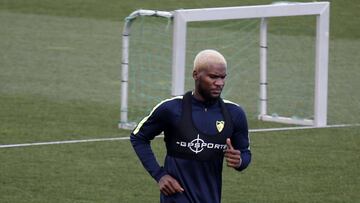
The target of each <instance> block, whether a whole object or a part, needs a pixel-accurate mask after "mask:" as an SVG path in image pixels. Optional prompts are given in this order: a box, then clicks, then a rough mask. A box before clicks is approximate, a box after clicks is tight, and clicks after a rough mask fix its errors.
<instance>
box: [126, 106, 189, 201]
mask: <svg viewBox="0 0 360 203" xmlns="http://www.w3.org/2000/svg"><path fill="white" fill-rule="evenodd" d="M166 117H167V116H166V110H165V109H164V106H161V105H160V106H159V105H158V106H156V107H155V108H154V109H153V111H152V112H151V113H150V115H149V116H147V117H145V118H144V119H143V120H142V121H141V122H140V123H139V124H138V125H137V126H136V128H135V129H134V131H133V132H132V133H131V136H130V141H131V144H132V146H133V148H134V150H135V152H136V154H137V156H138V157H139V159H140V161H141V163H142V165H143V166H144V168H145V169H146V170H147V171H148V173H149V174H150V175H151V176H152V177H153V178H154V179H155V180H156V182H158V185H159V188H160V191H161V192H162V193H164V194H165V195H171V194H174V193H177V192H183V191H184V189H183V188H182V187H181V186H180V184H179V183H178V181H177V180H176V179H174V178H173V177H171V176H170V175H168V174H167V172H166V171H165V170H164V168H163V167H161V166H160V165H159V163H158V162H157V160H156V158H155V155H154V153H153V151H152V149H151V145H150V141H151V140H152V139H154V137H155V136H156V135H159V134H160V133H161V132H162V131H163V130H164V126H165V125H166V121H167V119H166Z"/></svg>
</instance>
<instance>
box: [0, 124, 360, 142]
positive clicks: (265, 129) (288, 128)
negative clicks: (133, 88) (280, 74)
mask: <svg viewBox="0 0 360 203" xmlns="http://www.w3.org/2000/svg"><path fill="white" fill-rule="evenodd" d="M353 126H360V123H359V124H339V125H328V126H325V127H312V126H296V127H285V128H264V129H250V130H249V132H252V133H257V132H275V131H287V130H305V129H321V128H343V127H353ZM161 137H164V135H163V134H162V135H159V136H156V138H161ZM129 139H130V137H113V138H97V139H84V140H64V141H52V142H34V143H23V144H5V145H0V148H15V147H30V146H41V145H57V144H75V143H85V142H103V141H116V140H129Z"/></svg>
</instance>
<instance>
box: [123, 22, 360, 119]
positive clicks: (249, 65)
mask: <svg viewBox="0 0 360 203" xmlns="http://www.w3.org/2000/svg"><path fill="white" fill-rule="evenodd" d="M259 27H260V19H245V20H231V21H215V22H196V23H188V26H187V40H186V69H185V71H186V73H185V74H186V75H185V90H186V91H187V90H192V89H193V86H194V82H193V79H192V68H193V60H194V57H195V55H196V54H197V53H198V52H199V51H201V50H203V49H208V48H211V49H216V50H218V51H219V52H221V53H222V54H223V55H224V56H225V58H226V60H227V62H228V77H227V80H226V85H225V88H224V90H223V94H222V97H223V98H225V99H228V100H231V101H233V102H236V103H238V104H240V105H241V106H242V107H243V108H244V109H245V110H246V112H247V115H248V119H249V121H250V122H253V123H255V126H256V123H258V121H257V115H258V113H259V109H258V108H259V77H260V76H259V75H260V73H259V66H260V64H259V57H260V54H259V38H260V37H259ZM131 33H132V35H131V39H130V42H131V44H130V66H129V71H130V72H129V77H130V79H129V85H130V89H129V91H130V92H129V120H130V121H136V122H138V121H139V120H141V118H142V117H144V116H145V115H146V114H147V113H149V112H150V111H151V108H152V107H154V106H155V105H156V104H157V103H159V102H160V101H162V100H163V99H165V98H169V97H171V61H172V53H171V52H172V24H171V23H170V22H169V21H168V20H167V19H163V18H150V17H141V18H139V19H137V20H136V21H135V22H134V23H133V25H132V32H131ZM267 36H268V40H267V41H268V63H267V65H268V69H267V80H268V88H267V89H268V109H267V114H268V115H273V116H285V117H292V118H295V119H313V116H314V115H313V113H314V85H315V49H316V48H315V45H316V39H315V37H316V17H315V16H297V17H279V18H269V19H268V35H267ZM344 43H345V44H346V42H342V41H340V40H338V41H336V42H335V41H332V42H331V43H330V49H331V50H330V67H329V101H328V106H329V107H328V123H329V124H338V123H357V122H358V120H359V119H358V116H357V115H354V114H352V113H351V112H352V111H353V109H357V110H360V109H359V108H360V107H359V106H360V105H358V102H356V100H352V102H349V101H350V100H351V98H355V97H358V96H360V95H359V93H358V92H357V91H352V94H348V92H351V90H353V89H352V88H349V87H351V86H354V85H357V83H358V82H357V80H356V74H358V72H356V73H354V72H351V71H350V72H346V71H343V67H344V66H345V65H346V67H348V68H350V69H351V70H352V69H354V68H356V67H355V66H354V64H350V63H349V62H350V61H351V60H347V61H344V60H343V58H348V57H347V56H344V57H343V55H344V53H345V51H344V53H343V52H341V50H342V49H341V48H342V46H343V45H344ZM335 46H336V47H335ZM349 46H350V45H349V44H348V45H346V46H345V45H344V47H349ZM354 46H355V45H354ZM354 46H350V47H354ZM344 63H346V64H344ZM348 73H351V74H348ZM345 75H346V78H347V79H346V80H344V77H345ZM343 76H344V77H343ZM345 81H346V82H345ZM345 86H346V87H347V91H344V90H345V89H346V88H345ZM344 88H345V89H344ZM339 95H342V96H341V97H340V96H339ZM345 98H349V100H347V99H345ZM340 106H341V108H339V107H340ZM334 107H336V108H334ZM261 125H263V124H261ZM265 125H266V124H265ZM253 126H254V124H253Z"/></svg>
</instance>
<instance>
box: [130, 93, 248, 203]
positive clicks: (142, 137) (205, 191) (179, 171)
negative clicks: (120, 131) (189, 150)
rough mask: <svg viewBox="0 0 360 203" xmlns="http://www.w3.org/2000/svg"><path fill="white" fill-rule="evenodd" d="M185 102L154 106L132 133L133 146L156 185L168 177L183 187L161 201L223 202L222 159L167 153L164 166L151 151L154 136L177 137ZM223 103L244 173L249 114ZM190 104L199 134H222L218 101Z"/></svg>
mask: <svg viewBox="0 0 360 203" xmlns="http://www.w3.org/2000/svg"><path fill="white" fill-rule="evenodd" d="M182 99H183V97H182V96H179V97H174V98H172V99H168V100H164V101H162V102H160V103H159V104H158V105H157V106H155V107H154V108H153V110H152V111H151V112H150V114H149V115H148V116H147V117H145V118H144V119H142V121H141V122H140V123H139V124H138V125H137V127H136V128H135V129H134V131H133V132H132V133H131V143H132V145H133V148H134V150H135V152H136V154H137V155H138V157H139V159H140V160H141V162H142V164H143V166H144V167H145V169H146V170H147V171H148V172H149V174H150V175H151V176H152V177H153V178H154V179H155V180H156V181H157V182H158V181H159V180H160V178H161V177H163V176H164V175H166V174H169V175H171V176H172V177H174V178H175V179H177V180H178V181H179V183H180V185H181V186H182V187H183V188H184V190H185V191H184V192H183V193H177V194H174V195H171V196H165V195H163V194H161V197H160V199H161V202H181V203H186V202H194V203H195V202H198V203H200V202H207V203H212V202H214V203H218V202H221V186H222V175H221V174H222V166H223V158H221V159H220V158H215V159H214V160H211V161H198V160H191V159H183V158H178V157H173V156H170V155H168V154H167V155H166V157H165V161H164V166H163V167H162V166H160V165H159V163H158V162H157V160H156V158H155V155H154V153H153V151H152V149H151V145H150V141H151V140H152V139H154V137H155V136H157V135H159V134H160V133H162V132H164V136H165V140H166V137H168V136H172V135H173V134H175V132H174V131H175V130H176V128H174V126H175V125H176V124H177V123H178V122H180V120H181V114H182V110H183V109H182ZM224 103H225V106H226V108H227V110H228V112H229V113H230V116H231V121H232V122H233V128H234V130H233V135H232V136H231V142H232V145H233V147H234V149H238V150H240V152H241V159H242V162H241V165H240V167H239V168H236V170H238V171H242V170H244V169H245V168H246V167H247V166H248V165H249V164H250V161H251V152H250V147H249V136H248V126H247V120H246V115H245V113H244V111H243V109H242V108H241V107H240V106H238V105H237V104H235V103H232V102H230V101H227V100H224ZM191 105H192V120H193V123H194V126H195V127H196V129H197V130H198V131H200V132H202V133H206V134H215V133H216V132H218V131H219V129H218V125H217V123H219V122H218V121H221V120H223V115H222V112H221V108H220V105H219V102H215V103H212V104H206V103H202V102H200V101H198V100H196V99H195V98H194V97H192V100H191Z"/></svg>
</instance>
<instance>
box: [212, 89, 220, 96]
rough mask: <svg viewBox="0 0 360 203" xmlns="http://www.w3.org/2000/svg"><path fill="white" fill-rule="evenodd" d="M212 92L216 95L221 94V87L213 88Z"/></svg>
mask: <svg viewBox="0 0 360 203" xmlns="http://www.w3.org/2000/svg"><path fill="white" fill-rule="evenodd" d="M211 93H212V94H215V95H219V94H221V89H213V90H211Z"/></svg>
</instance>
